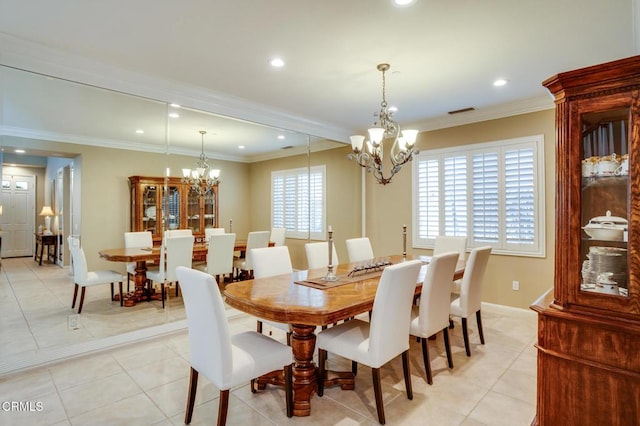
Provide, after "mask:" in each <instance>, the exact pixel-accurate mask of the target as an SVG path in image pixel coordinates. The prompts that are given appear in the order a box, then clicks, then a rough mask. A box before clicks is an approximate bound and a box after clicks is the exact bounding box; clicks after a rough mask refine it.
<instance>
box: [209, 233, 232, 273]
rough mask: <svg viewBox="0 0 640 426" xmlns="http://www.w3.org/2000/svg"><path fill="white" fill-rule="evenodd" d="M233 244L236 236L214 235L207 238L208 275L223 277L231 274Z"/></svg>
mask: <svg viewBox="0 0 640 426" xmlns="http://www.w3.org/2000/svg"><path fill="white" fill-rule="evenodd" d="M212 229H215V228H212ZM235 244H236V234H214V235H211V236H210V237H209V249H208V250H207V272H208V273H209V274H211V275H225V274H230V273H232V272H233V248H234V246H235Z"/></svg>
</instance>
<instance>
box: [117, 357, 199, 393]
mask: <svg viewBox="0 0 640 426" xmlns="http://www.w3.org/2000/svg"><path fill="white" fill-rule="evenodd" d="M124 368H125V369H126V370H127V372H128V373H129V375H130V376H131V378H132V379H133V380H134V381H135V382H136V383H137V384H138V386H140V387H141V388H142V389H144V390H145V391H147V390H149V389H153V388H156V387H158V386H161V385H165V384H167V383H171V382H175V381H176V380H179V379H184V378H185V377H188V376H189V363H188V362H187V361H185V360H184V359H183V358H182V357H180V356H177V355H176V356H174V357H171V358H165V359H160V360H157V361H154V362H150V363H148V364H147V365H144V366H142V367H137V368H133V369H129V368H128V366H126V365H125V366H124Z"/></svg>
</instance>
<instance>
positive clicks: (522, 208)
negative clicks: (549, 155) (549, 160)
mask: <svg viewBox="0 0 640 426" xmlns="http://www.w3.org/2000/svg"><path fill="white" fill-rule="evenodd" d="M543 143H544V138H543V136H542V135H537V136H530V137H524V138H518V139H510V140H505V141H498V142H490V143H483V144H472V145H465V146H457V147H455V148H447V149H439V150H430V151H423V152H422V153H420V154H419V155H418V156H417V157H416V158H415V160H414V161H413V241H414V247H416V248H433V244H434V242H435V238H436V236H438V235H449V236H466V237H467V244H468V246H469V247H480V246H485V245H490V246H491V247H493V253H501V254H511V255H519V256H544V254H545V250H544V249H545V245H544V232H545V229H544V197H545V196H544V146H543Z"/></svg>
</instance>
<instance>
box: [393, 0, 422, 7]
mask: <svg viewBox="0 0 640 426" xmlns="http://www.w3.org/2000/svg"><path fill="white" fill-rule="evenodd" d="M415 2H416V0H391V4H392V5H394V6H396V7H408V6H411V5H412V4H414V3H415Z"/></svg>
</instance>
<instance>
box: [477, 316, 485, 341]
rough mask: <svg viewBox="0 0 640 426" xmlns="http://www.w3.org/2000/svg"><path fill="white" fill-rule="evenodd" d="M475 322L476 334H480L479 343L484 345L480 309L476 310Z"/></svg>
mask: <svg viewBox="0 0 640 426" xmlns="http://www.w3.org/2000/svg"><path fill="white" fill-rule="evenodd" d="M476 322H477V323H478V335H479V336H480V343H482V344H483V345H484V333H483V332H482V315H481V314H480V310H479V309H478V312H476Z"/></svg>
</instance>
